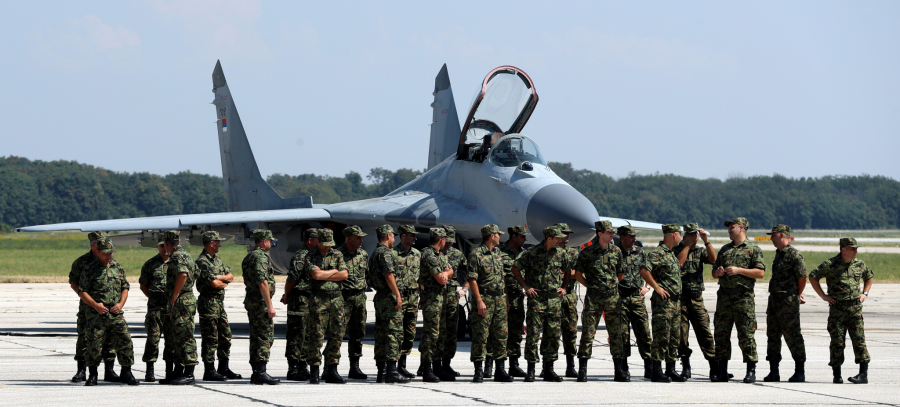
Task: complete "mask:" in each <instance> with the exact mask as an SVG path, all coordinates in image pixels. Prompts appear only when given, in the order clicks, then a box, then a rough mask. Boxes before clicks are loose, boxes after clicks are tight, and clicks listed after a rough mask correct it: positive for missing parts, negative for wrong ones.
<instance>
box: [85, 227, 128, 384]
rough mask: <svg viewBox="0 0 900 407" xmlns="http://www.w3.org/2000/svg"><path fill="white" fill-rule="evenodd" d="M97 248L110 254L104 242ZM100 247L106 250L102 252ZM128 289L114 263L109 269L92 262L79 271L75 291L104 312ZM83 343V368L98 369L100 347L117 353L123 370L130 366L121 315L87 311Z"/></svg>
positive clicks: (126, 329) (113, 261) (122, 313)
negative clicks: (97, 305) (88, 298)
mask: <svg viewBox="0 0 900 407" xmlns="http://www.w3.org/2000/svg"><path fill="white" fill-rule="evenodd" d="M104 242H105V243H104ZM97 246H98V249H101V250H104V251H105V250H112V243H109V240H108V239H105V238H104V239H102V240H98V243H97ZM103 246H106V247H109V249H102V247H103ZM129 288H130V286H129V284H128V280H126V279H125V269H123V268H122V266H121V265H120V264H119V263H118V262H117V261H115V260H111V261H110V264H109V266H104V265H102V264H100V261H99V260H97V259H96V258H95V259H94V260H92V261H91V262H90V263H88V264H86V265H85V266H84V267H83V268H82V269H81V272H80V276H79V279H78V291H79V292H84V293H87V294H88V295H90V296H91V298H92V299H93V300H94V301H95V302H97V303H99V304H103V305H104V306H106V308H108V309H112V307H113V305H115V304H116V303H118V302H119V301H120V300H121V299H122V292H123V291H127V290H128V289H129ZM84 343H85V350H84V359H85V363H86V364H87V366H90V367H95V366H99V365H100V360H101V352H102V348H103V346H104V345H106V346H110V347H112V348H114V349H116V350H117V355H118V359H119V364H120V365H121V366H122V367H123V368H124V367H129V366H131V365H133V364H134V348H133V344H132V342H131V334H130V333H129V332H128V324H127V323H126V322H125V315H124V312H119V313H118V314H113V313H112V311H109V312H107V313H105V314H103V315H100V314H99V313H98V312H97V311H96V310H95V309H93V308H90V307H89V308H88V310H87V311H86V312H85V321H84Z"/></svg>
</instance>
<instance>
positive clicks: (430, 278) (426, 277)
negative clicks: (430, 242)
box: [419, 246, 450, 291]
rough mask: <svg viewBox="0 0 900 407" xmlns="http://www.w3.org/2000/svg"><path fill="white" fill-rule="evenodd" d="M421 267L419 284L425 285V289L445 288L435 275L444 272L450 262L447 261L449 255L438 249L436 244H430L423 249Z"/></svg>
mask: <svg viewBox="0 0 900 407" xmlns="http://www.w3.org/2000/svg"><path fill="white" fill-rule="evenodd" d="M420 264H421V269H420V270H419V284H421V285H422V286H423V287H425V290H426V291H428V290H443V289H444V286H443V285H441V284H438V282H437V280H435V279H434V275H435V274H438V273H443V272H444V270H446V269H447V267H450V263H447V256H445V255H444V253H441V252H439V251H437V250H434V246H428V247H426V248H425V250H422V261H421V263H420ZM448 284H449V283H448Z"/></svg>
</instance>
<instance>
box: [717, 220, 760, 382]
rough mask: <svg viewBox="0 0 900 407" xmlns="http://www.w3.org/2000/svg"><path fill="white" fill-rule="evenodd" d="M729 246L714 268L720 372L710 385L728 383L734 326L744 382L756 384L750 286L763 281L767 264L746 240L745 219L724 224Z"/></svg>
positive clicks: (751, 289)
mask: <svg viewBox="0 0 900 407" xmlns="http://www.w3.org/2000/svg"><path fill="white" fill-rule="evenodd" d="M725 226H726V227H727V228H728V237H729V238H731V243H728V244H726V245H725V246H722V248H721V249H719V253H718V255H717V256H716V263H715V264H714V265H713V269H714V270H713V278H715V279H718V280H719V292H718V293H717V298H716V315H715V317H713V324H715V326H716V328H715V332H714V336H715V342H716V359H717V360H718V361H719V373H718V374H717V375H712V376H710V377H709V380H710V381H713V382H727V381H728V378H729V376H728V360H729V359H731V328H732V327H734V326H735V325H737V334H738V346H739V347H740V348H741V352H742V353H743V354H744V363H746V364H747V375H746V376H745V377H744V383H755V382H756V362H757V361H758V360H759V358H758V357H757V355H756V339H755V338H754V337H753V335H754V333H755V332H756V303H755V298H756V296H755V295H754V294H753V286H754V283H755V282H756V279H758V278H763V275H764V274H765V272H766V264H765V263H764V262H763V254H762V250H760V248H759V246H757V245H755V244H753V243H751V242H750V241H748V240H747V228H749V227H750V223H749V222H747V219H744V218H734V219H732V220H729V221H725Z"/></svg>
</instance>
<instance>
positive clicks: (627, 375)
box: [622, 358, 631, 382]
mask: <svg viewBox="0 0 900 407" xmlns="http://www.w3.org/2000/svg"><path fill="white" fill-rule="evenodd" d="M622 371H623V372H625V378H626V379H628V380H626V381H628V382H630V381H631V372H630V371H628V358H622Z"/></svg>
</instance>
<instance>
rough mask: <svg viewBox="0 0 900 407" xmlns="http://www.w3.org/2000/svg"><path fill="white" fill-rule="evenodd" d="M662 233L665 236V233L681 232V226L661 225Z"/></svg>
mask: <svg viewBox="0 0 900 407" xmlns="http://www.w3.org/2000/svg"><path fill="white" fill-rule="evenodd" d="M662 232H663V233H664V234H665V233H675V232H681V226H678V225H676V224H674V223H666V224H665V225H662Z"/></svg>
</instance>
